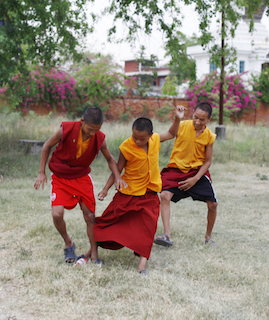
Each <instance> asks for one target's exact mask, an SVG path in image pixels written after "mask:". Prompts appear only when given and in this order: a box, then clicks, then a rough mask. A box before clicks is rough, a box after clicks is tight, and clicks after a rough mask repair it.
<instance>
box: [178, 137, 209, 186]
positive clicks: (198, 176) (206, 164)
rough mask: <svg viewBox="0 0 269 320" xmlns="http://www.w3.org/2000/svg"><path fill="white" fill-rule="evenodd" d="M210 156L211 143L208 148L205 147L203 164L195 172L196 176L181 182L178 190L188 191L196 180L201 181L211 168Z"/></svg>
mask: <svg viewBox="0 0 269 320" xmlns="http://www.w3.org/2000/svg"><path fill="white" fill-rule="evenodd" d="M212 155H213V143H212V144H210V145H209V146H206V150H205V162H204V163H203V165H202V166H201V167H200V169H199V171H198V172H197V174H196V175H195V176H194V177H191V178H188V179H186V180H185V181H181V182H179V183H178V187H179V189H180V190H184V191H187V190H189V189H190V188H191V187H192V186H194V185H195V183H196V182H197V181H198V180H200V179H201V177H202V176H203V175H204V174H205V173H206V172H207V170H208V169H209V167H210V166H211V163H212Z"/></svg>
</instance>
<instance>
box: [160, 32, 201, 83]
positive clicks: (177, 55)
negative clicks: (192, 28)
mask: <svg viewBox="0 0 269 320" xmlns="http://www.w3.org/2000/svg"><path fill="white" fill-rule="evenodd" d="M197 44H200V41H199V39H198V38H197V37H196V36H195V35H193V36H192V37H191V38H188V37H186V35H184V34H183V33H182V32H177V36H176V37H173V38H171V39H169V40H168V41H167V42H166V45H165V50H166V56H170V57H171V60H170V62H169V67H170V70H171V75H172V76H176V78H177V82H178V84H181V83H182V82H183V81H184V80H189V81H190V82H193V81H195V80H196V63H195V60H194V59H192V58H191V57H189V56H188V55H187V47H188V46H192V45H197Z"/></svg>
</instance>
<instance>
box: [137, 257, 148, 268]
mask: <svg viewBox="0 0 269 320" xmlns="http://www.w3.org/2000/svg"><path fill="white" fill-rule="evenodd" d="M147 260H148V259H147V258H146V257H142V256H140V260H139V264H138V268H137V271H138V272H140V271H142V270H146V265H147Z"/></svg>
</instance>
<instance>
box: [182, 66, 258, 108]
mask: <svg viewBox="0 0 269 320" xmlns="http://www.w3.org/2000/svg"><path fill="white" fill-rule="evenodd" d="M251 81H252V79H250V80H249V81H245V80H243V77H242V74H236V75H227V76H226V77H225V80H224V86H223V92H224V97H223V98H224V99H223V100H224V108H225V109H226V113H227V114H235V113H238V112H240V111H242V110H244V109H246V108H253V109H255V108H256V104H257V98H258V97H259V96H260V95H261V93H260V92H259V91H255V90H252V88H253V87H254V85H253V84H252V82H251ZM249 88H250V89H249ZM185 93H186V96H187V97H188V98H189V99H191V102H190V106H191V107H192V108H194V107H195V106H196V105H197V104H198V103H199V102H203V101H206V102H209V103H210V104H211V106H212V107H213V114H217V110H216V109H218V108H219V93H220V75H219V74H218V73H217V72H213V73H211V74H208V75H207V76H206V77H205V78H204V79H203V80H201V81H196V82H195V83H194V84H193V85H192V86H191V87H190V88H188V89H187V90H186V92H185ZM214 109H215V110H214Z"/></svg>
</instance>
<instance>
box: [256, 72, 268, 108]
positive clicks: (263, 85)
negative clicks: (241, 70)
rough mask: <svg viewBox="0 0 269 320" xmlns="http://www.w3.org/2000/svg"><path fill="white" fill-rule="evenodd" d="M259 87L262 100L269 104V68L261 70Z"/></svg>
mask: <svg viewBox="0 0 269 320" xmlns="http://www.w3.org/2000/svg"><path fill="white" fill-rule="evenodd" d="M257 88H258V91H260V92H261V97H260V100H261V101H263V102H264V103H265V104H268V105H269V68H265V70H263V71H262V72H261V74H260V77H259V80H258V86H257Z"/></svg>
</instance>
